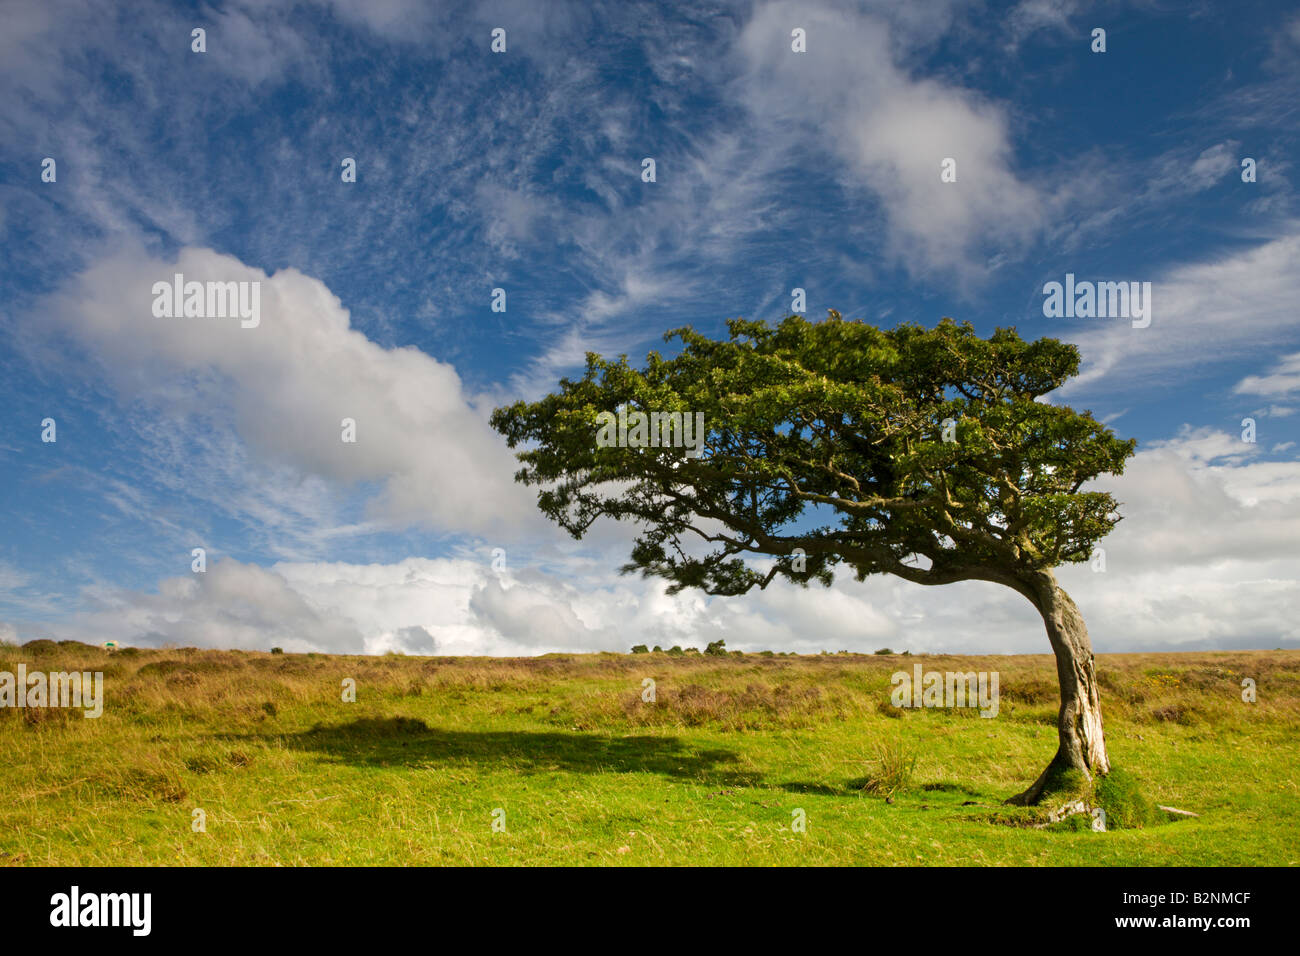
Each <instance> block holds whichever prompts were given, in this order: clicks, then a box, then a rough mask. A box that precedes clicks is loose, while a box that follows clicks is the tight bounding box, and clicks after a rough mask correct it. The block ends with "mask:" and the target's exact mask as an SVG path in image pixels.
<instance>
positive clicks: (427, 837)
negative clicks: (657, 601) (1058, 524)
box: [0, 641, 1300, 866]
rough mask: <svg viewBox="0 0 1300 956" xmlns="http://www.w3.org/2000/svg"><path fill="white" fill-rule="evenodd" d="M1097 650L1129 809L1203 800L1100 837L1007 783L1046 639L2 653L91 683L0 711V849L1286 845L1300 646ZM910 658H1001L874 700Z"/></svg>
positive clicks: (437, 859) (1060, 854)
mask: <svg viewBox="0 0 1300 956" xmlns="http://www.w3.org/2000/svg"><path fill="white" fill-rule="evenodd" d="M1097 662H1098V670H1099V678H1100V680H1101V682H1102V686H1103V690H1102V707H1103V713H1104V715H1105V720H1106V733H1107V743H1108V746H1109V749H1110V756H1111V760H1112V763H1113V764H1114V765H1115V767H1116V768H1117V769H1119V770H1120V771H1121V773H1122V774H1124V775H1126V777H1127V779H1128V780H1130V781H1132V782H1134V783H1135V784H1136V786H1137V787H1138V788H1140V793H1141V795H1142V798H1143V799H1144V800H1145V801H1146V803H1147V804H1163V805H1168V806H1174V807H1177V808H1181V809H1185V810H1189V811H1192V812H1194V813H1196V814H1199V816H1197V817H1194V818H1192V817H1189V818H1185V819H1179V820H1176V821H1169V820H1167V819H1166V818H1165V815H1164V814H1160V815H1159V818H1158V819H1156V818H1153V817H1151V816H1150V815H1149V814H1146V815H1144V814H1138V813H1133V814H1130V813H1129V812H1128V811H1127V810H1126V809H1123V808H1117V809H1116V810H1115V811H1114V812H1112V814H1111V819H1110V823H1111V826H1110V829H1108V831H1107V832H1093V831H1092V830H1091V829H1088V828H1087V827H1086V826H1085V827H1079V826H1069V825H1066V824H1068V823H1070V821H1066V823H1065V824H1054V825H1051V826H1042V824H1044V823H1045V822H1046V812H1047V808H1045V807H1044V808H1012V807H1007V806H1005V805H1004V804H1003V801H1004V800H1005V799H1006V798H1007V797H1009V796H1011V795H1012V794H1014V793H1016V792H1017V791H1019V790H1021V789H1023V788H1024V787H1025V786H1027V785H1028V784H1029V783H1030V782H1032V781H1033V779H1034V778H1035V777H1036V776H1037V775H1038V773H1039V772H1040V771H1041V770H1042V769H1043V767H1044V766H1046V764H1047V762H1048V761H1049V759H1050V758H1051V756H1052V754H1053V753H1054V751H1055V748H1056V729H1055V719H1056V708H1057V691H1056V676H1055V669H1054V663H1053V660H1052V658H1051V657H1050V656H1049V655H1041V656H1040V655H1033V656H988V657H970V656H968V657H948V656H940V655H917V656H903V655H896V654H890V655H886V654H879V655H858V654H847V653H840V654H822V655H817V656H787V655H779V654H743V655H738V654H724V655H720V656H717V655H703V654H684V655H668V654H664V653H651V654H628V655H619V654H593V655H546V656H542V657H534V658H514V659H493V658H445V657H404V656H398V655H389V656H383V657H360V656H332V655H325V654H279V653H263V652H251V651H211V650H197V649H194V648H165V649H157V650H143V649H134V648H125V649H121V650H117V651H108V650H104V649H101V648H96V647H91V646H88V645H84V644H77V643H72V642H64V643H61V644H55V643H53V642H49V641H39V642H32V643H30V644H27V645H24V646H22V647H15V646H11V645H0V671H9V672H14V671H16V668H17V665H18V664H19V663H23V664H25V665H26V666H27V669H28V670H29V671H32V670H42V671H46V672H55V671H69V670H81V671H102V672H103V674H104V687H105V702H104V711H103V715H102V716H101V717H99V718H93V719H86V718H84V717H83V716H82V713H81V711H78V710H65V709H61V708H25V709H16V708H0V752H2V753H3V754H4V760H3V762H2V764H0V862H3V863H4V864H6V865H17V866H33V865H146V864H147V865H232V864H233V865H308V864H310V865H338V864H359V865H368V864H383V865H437V864H488V865H527V864H549V865H556V864H558V865H589V864H599V865H764V866H766V865H909V866H910V865H958V866H962V865H1024V864H1028V865H1053V866H1056V865H1066V866H1074V865H1085V866H1092V865H1097V866H1115V865H1120V866H1134V865H1141V866H1147V865H1151V866H1163V865H1172V866H1180V865H1226V866H1251V865H1296V864H1297V863H1300V847H1297V841H1296V839H1295V833H1296V827H1297V823H1298V822H1300V787H1298V785H1297V780H1298V778H1300V769H1297V768H1300V734H1298V733H1297V730H1298V729H1300V651H1295V650H1290V651H1232V652H1206V653H1199V652H1198V653H1163V654H1110V655H1099V656H1098V658H1097ZM916 663H921V664H922V665H923V666H924V668H925V669H926V670H927V671H928V670H941V671H949V670H952V671H997V672H998V673H999V675H1000V706H999V711H998V714H997V716H996V717H995V718H992V719H984V718H981V717H980V716H979V715H978V713H977V712H976V711H974V710H970V709H959V708H958V709H938V708H931V709H900V708H897V707H893V706H891V704H890V691H891V684H890V676H891V674H893V673H894V672H895V671H899V670H904V671H909V672H910V671H911V670H912V667H913V665H914V664H916ZM647 678H648V679H651V680H653V681H654V682H655V686H654V698H655V699H654V700H653V701H652V702H650V701H647V700H644V699H643V695H644V694H645V693H646V690H645V686H646V685H645V684H644V682H645V680H646V679H647ZM1245 678H1250V679H1252V680H1254V681H1255V682H1256V684H1257V693H1258V700H1257V701H1256V702H1255V703H1246V702H1244V701H1243V700H1242V689H1241V685H1242V681H1243V679H1245ZM347 680H350V681H354V682H355V698H356V699H355V701H353V702H347V701H344V700H343V699H342V698H343V697H344V692H343V688H344V686H345V684H344V682H345V681H347ZM196 811H201V813H196ZM1075 819H1076V820H1077V819H1079V818H1075ZM200 822H201V823H202V826H201V827H199V823H200Z"/></svg>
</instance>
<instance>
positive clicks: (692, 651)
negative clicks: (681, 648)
mask: <svg viewBox="0 0 1300 956" xmlns="http://www.w3.org/2000/svg"><path fill="white" fill-rule="evenodd" d="M699 652H700V649H699V648H698V647H688V648H686V651H685V653H687V654H698V653H699Z"/></svg>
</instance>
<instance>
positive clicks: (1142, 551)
mask: <svg viewBox="0 0 1300 956" xmlns="http://www.w3.org/2000/svg"><path fill="white" fill-rule="evenodd" d="M357 6H360V5H349V4H343V3H329V2H306V0H300V2H270V3H238V2H236V3H227V4H219V5H210V4H183V3H181V4H151V3H139V4H129V5H121V9H119V10H117V11H110V10H107V9H104V8H103V7H102V5H99V4H90V3H78V2H70V0H59V2H31V3H28V2H22V0H20V2H16V3H9V4H7V5H6V6H5V9H4V11H3V13H0V16H3V18H4V20H5V21H6V22H5V29H4V30H3V37H2V38H0V233H2V234H3V248H4V256H3V258H0V372H2V373H3V374H2V375H0V403H2V404H3V408H4V409H5V412H6V414H4V415H3V416H0V487H3V488H4V496H3V502H2V503H0V515H2V516H3V522H2V523H0V529H2V530H0V636H4V634H11V636H12V637H16V638H18V639H24V640H25V639H30V638H32V637H39V636H55V637H77V638H80V639H87V640H101V639H115V640H121V641H125V642H131V643H142V644H158V643H169V642H175V643H183V644H208V645H214V646H249V647H269V646H271V645H272V644H278V645H281V646H285V647H286V648H288V649H309V648H318V649H324V650H353V651H357V650H365V651H369V652H378V651H383V650H387V649H402V650H407V651H410V652H421V653H429V652H432V651H435V650H436V651H438V652H440V653H538V652H541V651H546V650H557V649H559V650H591V649H609V650H625V649H626V648H627V646H629V645H630V644H632V643H637V642H640V641H641V640H646V641H649V642H652V643H664V642H668V643H683V644H695V645H697V646H703V644H705V643H707V640H709V639H714V638H715V637H717V636H725V637H726V639H727V641H728V646H729V647H734V648H741V649H745V648H750V647H753V648H757V647H777V648H780V649H792V650H812V651H816V650H820V649H823V648H825V649H830V650H838V649H840V648H849V649H856V650H872V649H874V648H875V647H878V646H881V645H882V644H890V646H894V647H899V646H908V647H912V648H913V649H916V650H965V651H976V650H985V651H1013V650H1016V651H1042V650H1046V644H1045V642H1044V641H1043V639H1042V632H1041V625H1036V624H1035V621H1034V619H1033V612H1032V609H1030V608H1029V607H1028V606H1027V605H1026V606H1024V607H1021V606H1020V605H1021V604H1023V603H1024V602H1023V600H1022V599H1020V598H1018V597H1017V596H1015V595H1012V594H1006V595H1004V594H1001V593H994V592H996V590H997V589H996V588H994V587H993V586H990V585H959V586H954V587H953V588H950V589H944V593H943V595H942V598H943V599H942V600H940V598H939V596H936V595H934V594H927V593H923V592H922V591H921V589H919V588H916V587H914V586H911V585H907V584H904V583H901V582H896V581H871V582H866V583H864V584H856V583H854V582H848V581H846V582H837V584H836V585H835V587H834V588H833V589H832V590H831V591H829V592H826V591H821V590H818V591H802V590H799V589H795V588H786V589H785V590H784V591H781V592H780V593H765V594H763V595H761V596H757V597H754V598H752V599H751V598H746V599H743V600H727V601H720V600H708V599H706V598H704V597H703V596H701V595H682V596H680V597H679V598H671V599H670V598H666V597H664V596H663V595H662V594H661V593H659V592H660V591H661V585H659V584H656V583H654V582H640V581H637V580H632V579H622V578H619V577H618V576H617V575H616V574H615V573H614V569H616V568H617V566H618V565H619V564H620V563H622V561H623V559H624V557H625V554H626V548H627V542H628V535H627V533H626V531H625V530H623V529H618V528H612V529H605V530H602V531H601V532H600V533H599V534H597V535H596V536H595V537H594V538H593V539H591V540H590V541H588V542H585V543H583V544H582V545H581V546H579V545H576V544H574V543H573V542H570V541H568V540H567V538H566V537H564V536H563V535H562V534H561V533H560V532H559V531H557V530H555V529H553V528H550V527H548V526H547V525H545V524H544V523H543V522H542V521H541V519H540V518H539V517H538V516H537V515H536V514H535V513H534V511H535V509H533V508H532V506H531V497H530V494H529V493H528V492H527V491H525V490H523V489H520V488H517V487H515V486H513V485H512V483H511V481H510V476H511V474H512V472H513V469H514V465H513V463H512V461H511V458H510V456H509V454H508V453H507V451H506V450H505V449H504V447H503V445H502V443H501V442H500V441H499V439H498V438H497V436H495V434H494V433H492V432H491V431H490V429H488V428H487V426H486V415H487V414H488V413H489V412H490V410H491V408H492V407H494V406H495V405H497V404H501V403H503V402H505V401H509V400H513V399H515V398H517V397H536V396H538V395H540V394H542V393H543V392H545V391H546V390H547V389H548V388H549V387H551V386H553V385H554V383H555V382H556V380H557V379H558V378H559V377H560V376H562V375H565V374H571V373H573V372H574V371H576V370H577V368H578V367H579V365H580V363H581V360H582V355H583V353H584V352H585V351H587V350H594V351H598V352H602V353H607V354H608V353H614V354H617V353H620V352H627V353H629V354H631V355H633V356H636V357H640V356H643V355H644V353H645V352H646V351H647V350H648V349H651V348H661V347H662V342H661V336H662V333H663V332H664V331H665V330H667V329H669V328H673V327H676V326H680V325H684V324H689V325H693V326H695V327H696V328H698V329H701V330H705V331H709V332H714V333H717V332H719V331H721V330H722V328H723V323H724V321H725V320H726V319H727V318H728V317H732V316H737V315H743V316H746V317H764V318H779V317H780V316H782V315H784V314H786V313H787V312H788V311H790V308H791V290H792V289H794V288H796V287H798V288H803V289H805V290H806V308H805V312H806V314H808V315H809V316H811V317H821V316H824V315H825V310H826V309H828V308H834V309H837V310H839V311H840V312H841V313H843V315H844V316H845V317H846V318H850V319H864V320H867V321H870V322H875V323H878V324H884V325H892V324H894V323H896V322H899V321H903V320H912V321H919V322H923V323H925V324H933V323H934V322H936V321H937V320H938V319H939V318H940V317H942V316H945V315H948V316H953V317H954V318H957V319H959V320H969V321H971V322H973V323H974V324H975V325H976V327H977V328H978V329H979V330H980V331H981V332H982V333H985V334H987V333H988V332H991V331H992V329H993V328H995V327H996V326H999V325H1015V326H1017V327H1018V328H1019V329H1020V331H1021V333H1022V334H1023V335H1025V336H1027V337H1035V336H1039V335H1053V336H1058V337H1061V338H1065V339H1068V340H1071V341H1074V342H1077V343H1078V344H1079V346H1080V348H1081V350H1082V353H1083V360H1084V363H1083V366H1084V371H1083V374H1082V375H1081V376H1080V378H1079V379H1078V380H1077V382H1075V383H1072V384H1071V385H1069V386H1067V387H1066V388H1065V389H1063V390H1062V392H1061V393H1060V394H1059V395H1056V396H1053V400H1054V401H1062V402H1068V403H1069V404H1072V405H1074V406H1076V407H1080V408H1088V409H1091V410H1092V411H1093V412H1094V413H1095V414H1096V415H1097V416H1098V417H1099V418H1101V419H1103V420H1105V421H1107V422H1109V423H1111V424H1112V425H1113V427H1114V428H1115V429H1116V431H1117V432H1118V433H1119V434H1120V435H1121V436H1124V437H1130V436H1131V437H1135V438H1137V439H1138V440H1139V443H1140V444H1139V448H1140V449H1141V453H1140V455H1139V457H1138V458H1137V459H1135V461H1134V465H1133V467H1132V468H1130V470H1129V472H1128V473H1126V475H1125V476H1124V477H1123V478H1122V479H1116V480H1115V482H1114V483H1113V485H1112V486H1111V487H1113V488H1114V489H1115V491H1116V493H1117V495H1118V496H1119V497H1120V499H1121V501H1123V502H1125V508H1124V512H1125V514H1126V520H1125V522H1124V523H1122V524H1121V526H1120V529H1119V530H1117V531H1116V532H1115V534H1114V535H1113V536H1112V537H1111V538H1110V539H1108V541H1107V542H1106V543H1105V545H1106V546H1107V548H1108V553H1107V557H1108V563H1107V569H1106V571H1105V573H1096V572H1093V571H1090V570H1089V569H1087V568H1083V569H1068V572H1067V573H1066V575H1065V576H1064V577H1063V581H1064V582H1065V583H1066V586H1067V587H1069V588H1070V589H1071V590H1072V592H1074V593H1075V595H1076V599H1077V600H1079V602H1080V605H1081V606H1082V607H1083V610H1084V612H1085V615H1086V616H1087V617H1088V619H1089V621H1090V626H1091V629H1092V632H1093V640H1094V644H1095V645H1096V646H1097V647H1098V649H1099V650H1139V649H1149V648H1163V647H1185V648H1189V649H1190V648H1200V647H1238V646H1244V647H1255V646H1268V647H1273V646H1300V625H1297V624H1296V623H1295V622H1296V621H1297V620H1300V613H1297V611H1300V586H1298V585H1297V581H1296V572H1297V569H1298V565H1300V562H1297V561H1296V558H1295V550H1296V549H1295V546H1294V542H1295V541H1296V540H1297V531H1300V459H1298V457H1297V451H1298V448H1300V446H1298V445H1297V441H1300V436H1298V432H1300V429H1298V428H1297V422H1298V421H1300V419H1297V417H1296V416H1295V415H1294V414H1293V413H1294V411H1295V409H1296V408H1297V407H1300V324H1298V323H1297V317H1296V302H1297V301H1298V299H1297V294H1298V293H1300V202H1298V200H1297V194H1296V189H1295V186H1294V181H1295V179H1296V175H1297V173H1296V169H1295V166H1294V160H1293V157H1294V156H1295V155H1296V152H1297V139H1298V138H1300V122H1297V118H1298V108H1297V105H1296V104H1297V103H1300V12H1298V11H1297V10H1296V8H1295V7H1294V5H1290V4H1283V3H1271V2H1261V3H1239V4H1231V5H1223V4H1210V3H1205V4H1197V3H1191V4H1187V3H1180V4H1172V3H1170V4H1166V3H1099V4H1089V3H1083V2H1078V3H1075V2H1069V0H1059V2H1055V0H1025V2H1020V3H1008V4H981V3H963V2H946V0H945V2H941V0H922V2H915V3H910V4H906V5H899V4H892V3H891V4H886V3H870V2H866V3H839V2H832V0H823V2H817V3H786V2H774V3H737V4H727V3H713V4H637V3H614V4H607V5H600V4H586V3H579V4H563V3H555V4H537V3H532V2H510V3H507V2H487V3H476V4H424V3H416V2H414V0H411V2H407V0H388V2H385V3H376V4H367V5H364V12H363V11H361V10H359V9H354V7H357ZM195 28H202V29H204V30H205V31H206V52H202V53H198V52H194V51H193V50H192V49H191V45H192V39H191V31H192V30H193V29H195ZM494 28H501V29H504V30H505V31H506V34H505V35H506V50H505V52H503V53H493V52H492V51H491V49H490V46H491V42H492V31H493V29H494ZM796 28H798V29H801V30H804V31H805V34H806V45H807V49H806V52H803V53H796V52H794V51H793V50H792V49H791V32H792V30H794V29H796ZM1094 28H1102V29H1104V30H1105V31H1106V50H1105V52H1104V53H1099V52H1093V51H1092V49H1091V46H1092V44H1093V39H1092V31H1093V30H1094ZM46 157H50V158H53V159H54V160H55V162H56V164H57V166H56V171H57V178H56V181H54V182H43V181H42V178H41V172H42V161H43V160H44V159H45V158H46ZM345 157H352V158H354V159H355V160H356V164H357V181H356V182H354V183H347V182H343V181H342V178H341V176H340V171H341V163H342V161H343V159H344V158H345ZM646 157H652V158H653V159H654V160H655V165H656V181H655V182H652V183H648V182H643V181H642V177H641V169H642V160H643V159H644V158H646ZM946 158H952V159H955V161H956V171H957V177H956V181H955V182H950V183H944V182H941V180H940V164H941V163H942V161H943V160H944V159H946ZM1246 158H1251V159H1253V160H1254V161H1255V164H1256V170H1257V178H1256V181H1254V182H1243V179H1242V169H1241V163H1242V160H1243V159H1246ZM178 263H180V265H178ZM182 266H185V267H186V269H187V272H188V274H190V275H192V276H195V277H199V275H200V274H202V277H210V278H214V279H215V278H223V279H224V278H235V279H240V278H248V279H251V280H260V281H262V282H263V283H264V290H265V291H264V293H263V294H264V299H263V303H264V315H265V319H264V321H263V324H262V326H260V327H259V328H257V329H243V330H241V329H239V328H238V325H237V324H235V325H231V324H227V325H224V326H207V327H204V328H203V329H199V328H198V327H197V326H194V325H193V324H186V323H185V322H182V321H180V320H171V324H169V325H164V324H159V323H158V320H156V319H154V318H152V317H151V316H150V312H149V303H150V297H149V296H148V294H147V290H148V288H149V286H150V285H151V283H152V282H154V281H156V280H159V279H164V280H166V279H170V277H171V275H172V274H173V272H175V271H181V267H182ZM1066 273H1073V274H1075V275H1076V276H1077V277H1078V278H1079V279H1080V280H1084V279H1088V280H1094V281H1137V282H1150V283H1151V286H1152V290H1153V292H1152V321H1151V323H1150V325H1149V327H1146V328H1134V327H1132V326H1131V324H1130V323H1129V322H1128V321H1127V320H1126V319H1123V318H1075V319H1067V318H1059V319H1058V318H1046V317H1044V315H1043V309H1042V304H1043V299H1044V296H1043V291H1042V290H1043V286H1044V284H1045V283H1047V282H1050V281H1063V279H1064V276H1065V275H1066ZM494 288H503V289H505V290H506V295H507V308H506V311H505V312H504V313H500V312H493V311H492V310H491V295H492V290H493V289H494ZM142 290H144V291H142ZM349 414H352V415H354V416H355V417H356V418H357V419H358V421H359V422H360V435H361V437H360V439H359V442H358V444H357V445H355V446H346V445H343V444H342V443H340V442H338V438H337V432H338V422H339V420H340V416H341V415H349ZM47 417H52V418H54V419H55V420H56V422H57V429H58V432H57V435H58V440H57V442H55V443H52V444H51V443H43V442H42V441H41V422H42V420H43V419H45V418H47ZM1247 417H1249V418H1252V419H1254V421H1255V433H1256V441H1255V442H1253V443H1252V442H1246V441H1243V440H1242V431H1243V428H1242V420H1243V419H1244V418H1247ZM195 547H203V548H205V549H206V550H207V554H208V561H209V566H208V570H207V571H206V572H204V573H203V574H201V575H200V574H195V573H193V572H192V571H191V569H190V562H191V550H192V549H193V548H195ZM494 548H501V549H503V550H504V552H505V554H506V556H507V561H506V569H505V570H504V571H503V570H502V569H501V567H500V565H499V562H498V565H497V567H493V565H492V553H493V549H494ZM949 591H951V594H949V593H948V592H949ZM11 632H12V633H11Z"/></svg>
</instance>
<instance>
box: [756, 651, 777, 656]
mask: <svg viewBox="0 0 1300 956" xmlns="http://www.w3.org/2000/svg"><path fill="white" fill-rule="evenodd" d="M758 653H759V654H760V655H761V656H763V657H776V651H759V652H758Z"/></svg>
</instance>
